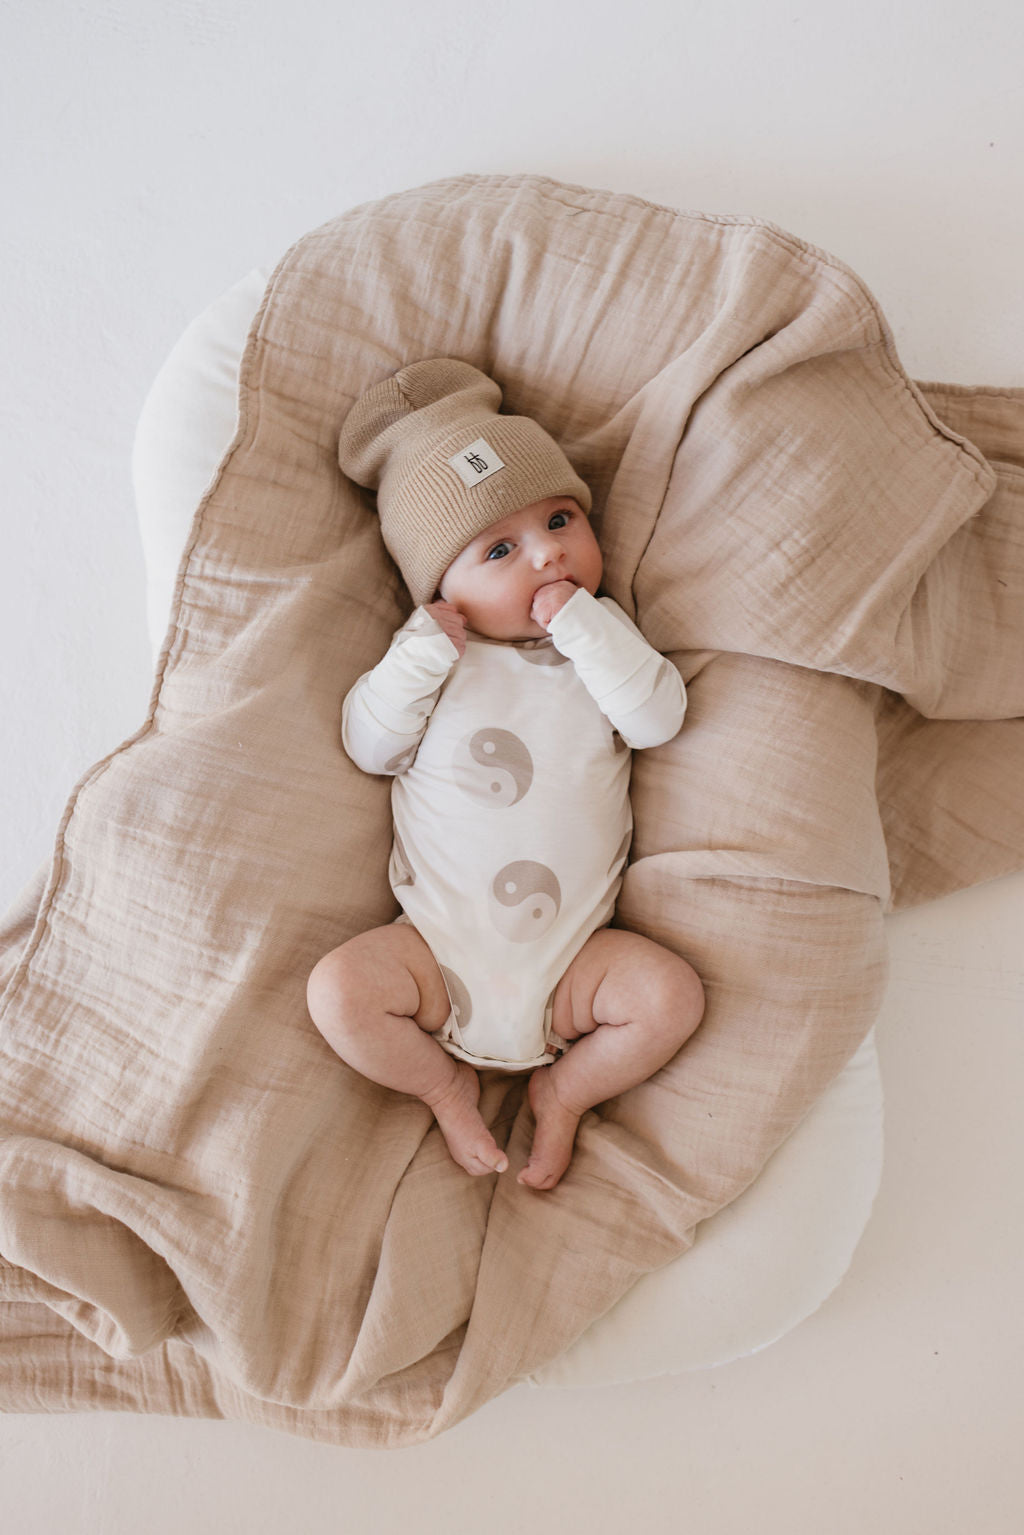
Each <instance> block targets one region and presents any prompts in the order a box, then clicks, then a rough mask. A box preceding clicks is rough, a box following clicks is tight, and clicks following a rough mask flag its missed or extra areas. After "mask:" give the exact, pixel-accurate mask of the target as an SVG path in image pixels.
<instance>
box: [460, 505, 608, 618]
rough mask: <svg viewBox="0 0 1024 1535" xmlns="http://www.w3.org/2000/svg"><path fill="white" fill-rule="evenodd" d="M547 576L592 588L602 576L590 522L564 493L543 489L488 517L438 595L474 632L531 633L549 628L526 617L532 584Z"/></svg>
mask: <svg viewBox="0 0 1024 1535" xmlns="http://www.w3.org/2000/svg"><path fill="white" fill-rule="evenodd" d="M552 581H571V582H572V584H573V585H574V586H582V587H584V588H585V589H586V590H587V591H588V592H589V593H590V594H591V596H593V595H594V593H595V592H596V591H597V588H598V585H599V584H600V581H601V550H600V548H599V547H598V542H597V539H596V538H595V537H594V530H593V529H592V528H591V526H590V521H589V519H588V517H587V515H586V513H585V512H584V511H582V509H581V508H580V507H579V505H578V504H577V503H576V502H575V501H573V500H572V498H571V497H570V496H549V497H548V499H547V500H546V501H535V502H534V503H533V504H532V506H524V507H520V509H519V511H518V512H513V513H511V515H510V516H508V517H502V518H500V519H499V520H498V521H497V522H492V523H491V525H490V527H489V528H485V529H484V531H483V532H482V533H480V534H478V536H477V537H476V538H474V539H473V540H472V542H471V543H468V544H467V545H466V547H465V549H463V550H462V551H461V552H460V553H459V554H457V555H456V556H455V559H454V560H453V561H452V563H451V564H450V565H449V566H448V569H447V570H446V571H445V573H444V575H443V576H442V577H441V596H442V598H443V599H444V601H445V602H451V603H454V605H455V606H456V607H457V608H458V609H459V611H460V612H461V613H462V614H463V615H464V616H465V619H466V624H467V626H468V627H469V628H470V629H472V630H473V631H474V633H476V634H483V635H486V636H487V638H489V639H493V640H535V639H539V638H540V636H541V635H543V634H546V633H547V630H546V629H543V628H542V627H541V625H540V624H538V623H537V622H535V620H534V619H532V618H531V617H530V608H531V607H532V605H533V599H534V595H535V594H536V592H538V591H539V590H540V588H541V587H542V586H547V585H548V584H549V582H552Z"/></svg>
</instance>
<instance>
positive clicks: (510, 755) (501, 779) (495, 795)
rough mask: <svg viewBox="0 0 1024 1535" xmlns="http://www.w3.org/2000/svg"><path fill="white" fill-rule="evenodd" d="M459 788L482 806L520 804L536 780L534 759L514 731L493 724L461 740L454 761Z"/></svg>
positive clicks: (454, 770)
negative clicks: (534, 778) (501, 728)
mask: <svg viewBox="0 0 1024 1535" xmlns="http://www.w3.org/2000/svg"><path fill="white" fill-rule="evenodd" d="M452 773H453V777H454V780H455V785H456V787H457V788H459V789H461V790H462V792H463V794H468V795H469V797H470V799H474V800H476V801H477V803H478V804H480V805H489V806H491V807H492V809H494V810H504V809H506V808H507V807H508V806H509V805H516V804H518V803H519V801H520V800H521V799H522V797H523V795H524V794H525V793H526V792H527V791H528V789H529V787H530V785H531V784H532V782H533V758H532V757H531V756H530V753H529V749H528V748H527V746H526V743H525V742H523V741H521V740H520V739H519V737H518V736H517V735H513V734H512V732H511V730H499V729H498V728H497V727H496V726H493V725H489V726H487V727H486V728H485V729H484V730H475V731H474V732H473V734H472V735H471V736H466V737H465V738H464V739H463V740H462V741H460V742H459V744H458V746H457V747H456V749H455V755H454V758H453V760H452Z"/></svg>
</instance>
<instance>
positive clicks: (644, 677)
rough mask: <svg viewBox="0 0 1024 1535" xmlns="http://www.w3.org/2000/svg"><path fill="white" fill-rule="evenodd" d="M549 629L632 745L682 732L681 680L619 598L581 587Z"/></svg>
mask: <svg viewBox="0 0 1024 1535" xmlns="http://www.w3.org/2000/svg"><path fill="white" fill-rule="evenodd" d="M548 632H549V634H550V635H551V638H552V641H553V642H554V645H555V648H556V650H558V651H559V652H560V653H561V654H562V655H564V656H568V658H569V660H570V661H572V663H573V665H574V666H575V668H576V671H577V674H578V676H579V678H580V681H581V682H582V683H583V685H584V687H585V688H586V689H587V691H588V692H589V693H590V695H591V697H592V698H593V699H594V702H595V703H596V704H597V705H598V707H599V708H600V710H601V712H602V713H603V714H604V715H605V716H606V717H607V718H608V719H609V720H610V721H611V723H612V725H614V726H615V728H616V730H618V732H619V734H620V735H621V736H622V738H623V740H624V741H625V742H626V743H627V744H628V745H629V746H633V747H646V746H657V745H659V744H660V743H661V742H663V741H670V740H671V739H672V737H673V736H674V735H676V734H677V733H678V731H679V728H680V726H681V725H682V723H683V716H684V714H685V712H686V689H685V687H684V686H683V679H682V678H681V677H680V675H679V673H678V672H677V671H676V669H675V667H674V666H673V665H672V663H671V661H668V660H666V658H665V657H664V656H662V655H659V653H658V652H657V651H656V650H655V649H654V648H653V647H652V646H651V645H649V644H648V643H647V641H646V640H645V639H644V637H643V635H642V634H641V633H640V630H639V629H638V628H637V627H636V625H635V624H634V623H632V622H631V620H630V619H629V618H628V617H627V616H626V614H625V613H624V612H623V611H622V609H621V608H620V607H619V605H618V603H616V602H613V601H612V599H611V598H610V597H602V598H600V599H598V598H596V597H592V596H591V595H590V593H589V592H588V591H585V590H584V589H583V588H582V587H581V588H580V590H579V591H577V592H575V593H574V594H573V596H572V597H570V599H569V601H568V602H567V603H566V604H565V606H564V607H563V608H561V609H560V610H559V611H558V612H557V613H556V614H555V616H554V618H553V619H552V621H551V624H550V626H549V630H548Z"/></svg>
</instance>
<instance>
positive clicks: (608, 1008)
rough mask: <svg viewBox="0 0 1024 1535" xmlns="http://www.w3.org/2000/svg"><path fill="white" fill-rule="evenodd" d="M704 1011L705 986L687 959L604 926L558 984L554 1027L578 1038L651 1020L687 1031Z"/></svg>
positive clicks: (565, 1036)
mask: <svg viewBox="0 0 1024 1535" xmlns="http://www.w3.org/2000/svg"><path fill="white" fill-rule="evenodd" d="M703 1011H704V988H703V986H702V985H701V982H700V978H699V976H698V975H697V973H696V971H695V970H694V969H693V967H692V966H691V965H689V964H687V962H686V960H685V959H683V958H682V957H681V956H680V955H678V954H674V953H673V952H672V950H671V949H666V948H665V947H664V946H663V945H662V944H660V943H655V941H654V939H653V938H645V937H643V935H642V934H641V933H629V932H625V931H624V930H622V929H620V928H611V927H602V928H599V929H598V930H597V932H596V933H592V934H591V935H590V937H589V938H588V939H587V941H586V943H585V944H584V945H583V947H582V949H581V950H580V952H579V953H578V954H577V955H576V957H575V959H574V960H573V961H572V963H571V964H570V966H569V968H568V970H567V971H566V972H565V975H564V976H563V977H562V979H561V980H560V981H559V983H558V986H557V987H556V988H555V997H554V1003H553V1017H552V1027H553V1028H554V1029H555V1031H556V1032H557V1033H558V1034H561V1035H562V1037H563V1039H577V1038H578V1037H579V1036H580V1035H581V1034H588V1033H590V1032H591V1031H592V1030H593V1029H595V1028H596V1027H597V1026H598V1025H599V1024H603V1023H608V1024H613V1025H614V1024H624V1023H634V1022H639V1021H641V1020H648V1021H650V1022H651V1023H652V1024H657V1025H658V1026H659V1027H668V1028H678V1029H679V1032H680V1033H681V1034H684V1035H685V1034H688V1033H690V1032H692V1030H693V1029H695V1028H696V1026H697V1024H698V1023H699V1022H700V1019H701V1016H702V1014H703Z"/></svg>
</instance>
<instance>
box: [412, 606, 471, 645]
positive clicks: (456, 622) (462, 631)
mask: <svg viewBox="0 0 1024 1535" xmlns="http://www.w3.org/2000/svg"><path fill="white" fill-rule="evenodd" d="M423 610H424V612H425V613H429V614H430V616H431V618H436V619H437V622H438V623H439V624H440V625H441V628H442V629H443V630H444V632H445V634H447V636H448V638H449V639H450V640H451V642H452V644H453V645H454V646H455V649H456V650H457V651H458V652H459V655H460V656H464V655H465V653H466V620H465V619H464V618H463V616H462V614H461V613H460V612H459V610H458V608H457V607H455V605H454V604H453V603H451V602H428V603H425V604H424V609H423Z"/></svg>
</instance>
